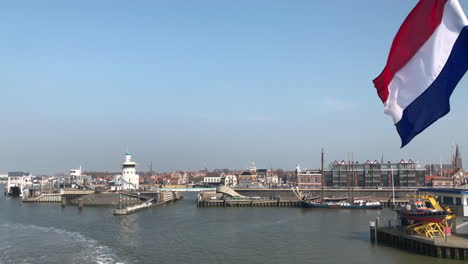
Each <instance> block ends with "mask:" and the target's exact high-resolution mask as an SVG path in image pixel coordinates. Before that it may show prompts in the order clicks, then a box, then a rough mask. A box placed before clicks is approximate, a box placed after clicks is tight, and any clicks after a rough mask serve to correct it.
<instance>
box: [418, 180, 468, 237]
mask: <svg viewBox="0 0 468 264" xmlns="http://www.w3.org/2000/svg"><path fill="white" fill-rule="evenodd" d="M419 192H420V193H422V194H432V195H436V196H437V201H438V202H439V203H441V204H443V205H447V206H449V207H450V208H451V209H453V210H454V211H455V215H456V217H455V221H454V223H453V227H452V231H453V232H454V233H457V234H468V225H467V224H466V223H467V222H468V189H450V188H420V189H419Z"/></svg>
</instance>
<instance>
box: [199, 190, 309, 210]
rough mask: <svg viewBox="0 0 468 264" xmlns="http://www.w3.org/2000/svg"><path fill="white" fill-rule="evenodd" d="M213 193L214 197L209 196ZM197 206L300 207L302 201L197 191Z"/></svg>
mask: <svg viewBox="0 0 468 264" xmlns="http://www.w3.org/2000/svg"><path fill="white" fill-rule="evenodd" d="M212 195H215V196H216V199H212V198H211V196H212ZM197 206H198V207H302V202H301V201H300V200H298V199H296V198H292V197H290V198H289V197H288V198H287V199H269V198H252V197H242V198H236V199H235V198H229V197H221V195H220V194H213V193H199V194H198V198H197Z"/></svg>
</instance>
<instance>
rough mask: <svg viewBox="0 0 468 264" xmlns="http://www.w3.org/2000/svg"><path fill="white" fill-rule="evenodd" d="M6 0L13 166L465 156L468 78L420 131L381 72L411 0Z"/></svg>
mask: <svg viewBox="0 0 468 264" xmlns="http://www.w3.org/2000/svg"><path fill="white" fill-rule="evenodd" d="M26 2H27V4H26V3H25V2H14V1H13V2H6V3H3V5H2V7H3V8H1V9H0V22H1V23H0V30H1V32H3V36H4V39H5V40H7V41H3V42H1V43H0V55H1V57H2V61H1V62H0V70H1V71H2V72H3V73H4V74H3V76H2V78H0V87H2V92H3V98H4V99H3V103H2V109H3V112H4V114H2V115H1V116H0V129H2V131H3V133H2V137H1V138H0V146H1V148H2V149H3V151H1V152H0V160H1V161H2V162H0V174H2V173H7V172H8V171H18V170H20V171H21V170H22V171H30V172H32V173H33V174H53V173H58V172H67V171H68V170H69V169H72V168H78V167H79V166H80V165H82V166H83V168H84V169H85V170H88V171H119V170H120V165H121V163H122V161H123V158H124V157H123V155H124V153H125V151H126V150H129V151H130V152H132V154H133V155H134V160H135V161H136V162H137V163H139V166H140V169H141V170H147V169H148V168H149V166H150V163H151V162H152V163H153V170H154V171H173V170H200V169H203V168H204V163H205V161H206V163H207V167H208V168H209V169H210V170H211V169H214V168H236V169H242V168H247V167H248V165H249V164H250V162H252V161H253V162H255V163H256V164H257V167H259V168H271V167H273V168H283V169H293V168H294V167H295V165H296V164H297V163H298V162H299V163H300V164H301V166H302V167H306V168H313V167H316V168H317V167H319V166H320V150H321V148H322V147H324V148H325V151H326V164H328V163H329V162H331V161H333V160H347V159H348V153H349V152H353V153H354V160H356V161H359V162H363V161H366V160H380V159H381V156H382V153H383V155H384V159H385V160H391V161H399V160H401V159H405V160H407V159H410V158H411V159H413V160H415V161H419V162H421V163H423V164H426V163H439V162H440V160H442V162H443V163H449V162H450V155H451V144H452V143H458V144H459V145H460V151H461V155H462V157H463V156H464V154H465V151H466V152H468V138H467V137H466V136H465V131H466V130H467V129H468V123H467V122H466V118H464V117H466V116H467V114H468V105H467V104H465V102H466V101H468V89H467V88H468V81H467V78H466V77H464V78H463V79H462V81H461V82H460V83H459V85H458V86H457V88H456V89H455V91H454V93H453V96H452V100H451V112H450V113H449V114H448V115H447V116H446V117H444V118H442V119H441V120H439V121H438V122H436V123H435V124H433V125H432V126H431V127H429V128H428V129H427V130H426V131H424V132H423V133H422V134H420V135H419V136H417V137H416V138H415V139H414V140H413V141H412V142H411V143H410V144H409V145H408V146H406V147H405V148H404V149H400V139H399V137H398V134H397V131H396V129H395V127H394V125H393V123H392V121H391V118H390V117H389V116H386V115H385V114H384V113H383V105H382V103H381V101H380V99H379V98H378V96H377V93H376V91H375V89H374V87H373V84H372V80H373V79H374V78H375V77H377V76H378V75H379V74H380V72H381V70H382V69H383V67H384V65H385V63H386V60H387V56H388V52H389V49H390V45H391V43H392V40H393V37H394V36H395V33H396V31H397V30H398V28H399V26H400V25H401V23H402V22H403V20H404V18H405V17H406V15H408V13H409V12H410V10H411V9H412V8H413V7H414V5H415V4H416V2H417V1H416V0H411V1H401V2H398V3H396V2H394V1H370V0H366V1H361V2H359V3H356V2H353V1H338V2H336V1H328V2H327V1H320V2H317V1H305V0H304V1H295V2H285V1H266V0H264V1H254V2H252V1H235V2H223V1H197V2H183V1H177V0H176V1H169V2H154V1H138V2H125V1H121V2H115V1H108V0H107V1H80V2H68V1H66V2H64V1H40V2H39V1H26ZM460 4H461V5H462V6H463V8H464V9H465V11H466V10H467V7H468V4H467V3H466V2H465V1H461V3H460Z"/></svg>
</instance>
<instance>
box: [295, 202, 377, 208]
mask: <svg viewBox="0 0 468 264" xmlns="http://www.w3.org/2000/svg"><path fill="white" fill-rule="evenodd" d="M302 205H303V206H304V207H307V208H327V209H381V208H382V205H339V204H335V203H314V202H308V201H302Z"/></svg>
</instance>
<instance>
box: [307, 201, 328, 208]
mask: <svg viewBox="0 0 468 264" xmlns="http://www.w3.org/2000/svg"><path fill="white" fill-rule="evenodd" d="M302 205H303V206H304V207H307V208H330V207H329V204H327V203H313V202H307V201H302Z"/></svg>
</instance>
